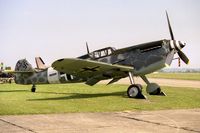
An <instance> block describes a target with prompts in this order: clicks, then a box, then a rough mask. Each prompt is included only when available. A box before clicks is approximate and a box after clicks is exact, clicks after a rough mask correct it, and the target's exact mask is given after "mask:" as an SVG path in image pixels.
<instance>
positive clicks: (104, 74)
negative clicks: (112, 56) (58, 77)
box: [52, 58, 133, 85]
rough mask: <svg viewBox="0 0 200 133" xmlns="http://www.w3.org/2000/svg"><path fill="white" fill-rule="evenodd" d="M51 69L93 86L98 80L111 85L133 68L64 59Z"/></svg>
mask: <svg viewBox="0 0 200 133" xmlns="http://www.w3.org/2000/svg"><path fill="white" fill-rule="evenodd" d="M52 67H53V68H54V69H55V70H57V71H59V72H64V73H67V74H71V75H73V76H76V77H78V78H81V79H83V80H85V81H86V84H88V85H94V84H96V83H97V82H99V81H100V80H104V79H110V78H113V80H112V81H111V82H110V83H113V82H115V81H117V80H119V79H120V78H124V77H126V76H127V75H128V72H130V71H133V67H130V66H123V65H116V64H114V65H113V64H109V63H104V62H99V61H93V60H83V59H78V58H65V59H60V60H57V61H55V62H54V63H53V64H52Z"/></svg>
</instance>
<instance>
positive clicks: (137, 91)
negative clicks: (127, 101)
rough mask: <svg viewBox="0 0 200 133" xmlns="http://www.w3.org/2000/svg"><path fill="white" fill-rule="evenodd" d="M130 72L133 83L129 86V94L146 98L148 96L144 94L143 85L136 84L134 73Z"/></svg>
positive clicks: (133, 96)
mask: <svg viewBox="0 0 200 133" xmlns="http://www.w3.org/2000/svg"><path fill="white" fill-rule="evenodd" d="M128 74H129V79H130V83H131V85H130V86H129V87H128V90H127V95H128V97H129V98H138V99H146V96H145V95H143V94H142V85H140V84H135V83H134V79H133V74H132V73H131V72H129V73H128Z"/></svg>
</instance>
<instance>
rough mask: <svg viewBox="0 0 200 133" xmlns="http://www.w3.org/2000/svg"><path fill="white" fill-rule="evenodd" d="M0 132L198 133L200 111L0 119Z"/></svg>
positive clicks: (9, 117)
mask: <svg viewBox="0 0 200 133" xmlns="http://www.w3.org/2000/svg"><path fill="white" fill-rule="evenodd" d="M0 132H1V133H21V132H27V133H51V132H59V133H62V132H81V133H87V132H89V133H90V132H91V133H101V132H109V133H110V132H111V133H122V132H126V133H129V132H130V133H132V132H140V133H141V132H142V133H146V132H148V133H154V132H162V133H188V132H191V133H195V132H200V109H189V110H163V111H136V112H130V111H125V112H111V113H68V114H49V115H19V116H0Z"/></svg>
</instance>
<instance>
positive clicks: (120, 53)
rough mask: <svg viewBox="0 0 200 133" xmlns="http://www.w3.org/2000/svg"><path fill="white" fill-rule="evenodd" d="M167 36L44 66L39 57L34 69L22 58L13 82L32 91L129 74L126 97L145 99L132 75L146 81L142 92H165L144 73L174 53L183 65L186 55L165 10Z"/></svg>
mask: <svg viewBox="0 0 200 133" xmlns="http://www.w3.org/2000/svg"><path fill="white" fill-rule="evenodd" d="M166 17H167V22H168V28H169V32H170V36H171V39H170V40H169V39H163V40H158V41H154V42H148V43H144V44H139V45H134V46H131V47H126V48H122V49H115V48H113V47H106V48H103V49H99V50H96V51H93V52H90V51H89V48H88V45H87V43H86V46H87V54H85V55H83V56H80V57H77V58H63V59H59V60H56V61H55V62H53V63H52V65H51V67H46V66H45V64H44V62H43V61H42V59H41V58H40V57H39V58H36V64H37V68H36V69H33V68H32V66H31V64H29V63H28V61H27V60H26V59H22V60H19V61H18V62H17V64H16V67H15V82H16V83H17V84H32V85H33V86H32V89H31V91H32V92H35V91H36V86H35V85H37V84H48V83H49V84H53V83H79V82H85V84H87V85H91V86H92V85H95V84H96V83H98V82H99V81H101V80H105V79H111V81H110V82H109V83H108V84H112V83H114V82H117V81H118V80H120V79H122V78H125V77H129V79H130V84H131V85H130V86H129V87H128V90H127V95H128V97H130V98H145V96H144V95H143V94H142V86H141V85H140V84H136V83H135V82H134V78H133V77H134V76H139V77H141V78H142V79H143V80H144V82H145V83H146V84H147V87H146V91H147V93H149V94H150V95H165V93H163V92H162V91H161V88H160V86H159V85H158V84H156V83H151V82H149V80H148V79H147V77H146V76H145V75H146V74H149V73H152V72H154V71H157V70H159V69H161V68H163V67H165V66H169V65H170V64H171V62H172V60H173V59H174V55H175V54H176V53H177V54H178V56H179V57H180V58H181V59H182V61H183V62H185V63H186V64H188V63H189V59H188V58H187V56H186V55H185V54H184V53H183V52H182V51H181V49H182V48H183V47H184V46H185V43H183V42H181V41H178V40H175V38H174V34H173V32H172V28H171V25H170V21H169V17H168V14H167V12H166Z"/></svg>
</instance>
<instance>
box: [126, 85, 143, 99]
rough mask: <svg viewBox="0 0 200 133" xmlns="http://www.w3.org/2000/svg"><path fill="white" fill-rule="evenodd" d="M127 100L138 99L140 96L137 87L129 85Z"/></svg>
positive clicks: (139, 89) (139, 90)
mask: <svg viewBox="0 0 200 133" xmlns="http://www.w3.org/2000/svg"><path fill="white" fill-rule="evenodd" d="M127 95H128V97H129V98H138V97H139V96H140V95H141V88H140V86H138V85H135V84H134V85H130V86H129V87H128V90H127Z"/></svg>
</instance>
